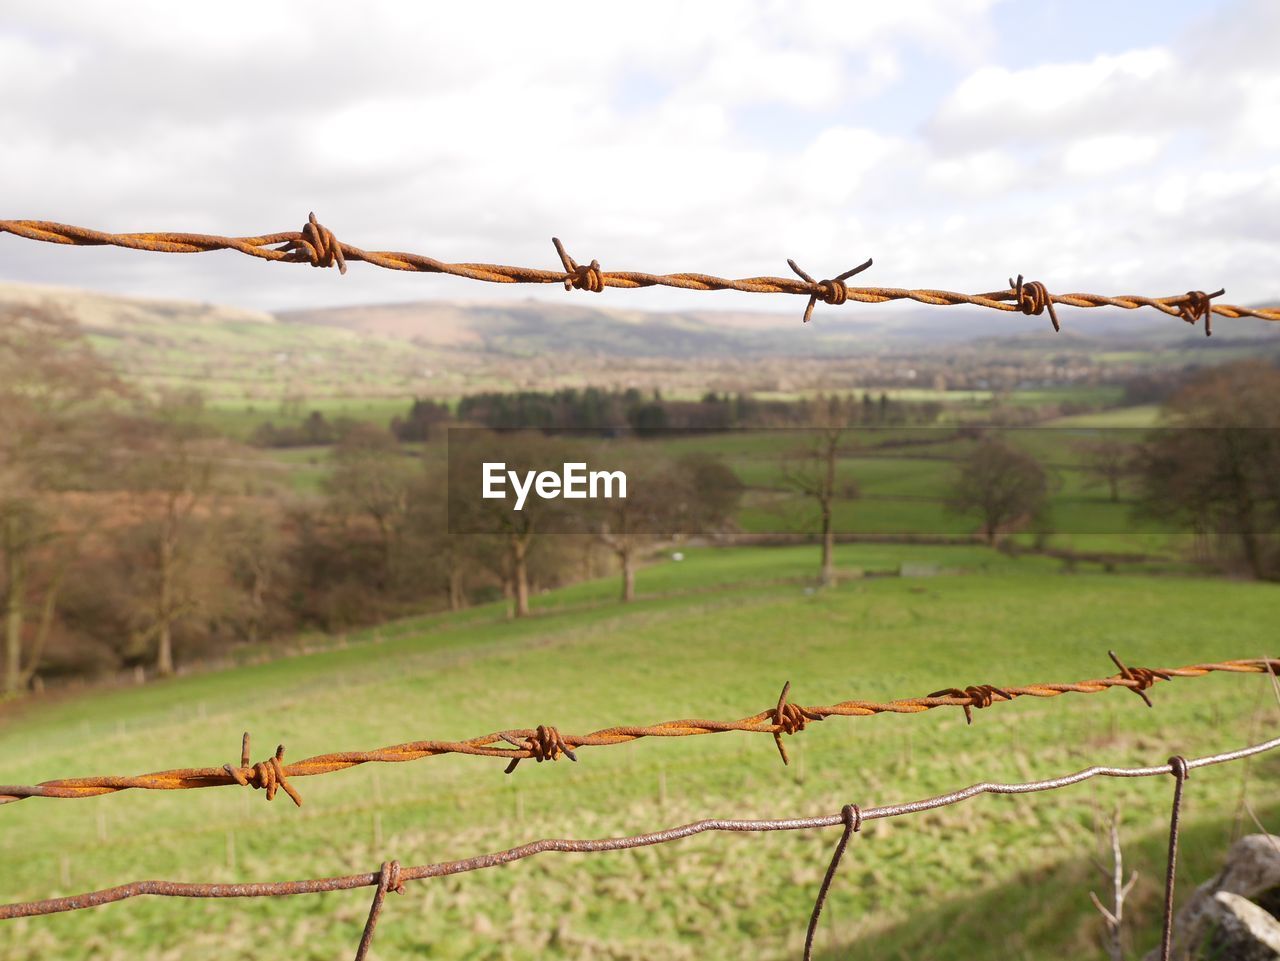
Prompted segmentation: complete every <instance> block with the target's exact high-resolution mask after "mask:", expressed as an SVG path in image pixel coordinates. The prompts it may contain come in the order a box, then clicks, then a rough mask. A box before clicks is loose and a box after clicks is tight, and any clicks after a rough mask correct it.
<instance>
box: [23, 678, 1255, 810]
mask: <svg viewBox="0 0 1280 961" xmlns="http://www.w3.org/2000/svg"><path fill="white" fill-rule="evenodd" d="M1112 659H1113V660H1115V658H1114V655H1113V658H1112ZM1117 663H1119V662H1118V661H1117ZM1277 667H1280V659H1274V658H1257V659H1246V660H1235V661H1221V662H1217V663H1212V664H1192V665H1189V666H1187V667H1179V668H1162V669H1156V668H1138V667H1134V668H1128V667H1123V666H1122V668H1121V673H1120V674H1116V675H1112V676H1111V677H1103V678H1098V679H1096V680H1090V681H1078V682H1076V683H1074V684H1030V685H1025V686H1022V687H1011V686H1008V685H1005V686H1003V687H995V686H994V685H990V684H980V685H971V686H969V687H966V688H964V689H963V690H961V689H959V688H947V689H945V690H941V691H934V692H933V693H932V694H930V695H928V696H927V697H907V698H900V699H899V700H896V701H842V702H840V703H839V704H831V705H811V706H801V705H799V704H793V703H790V702H789V701H788V700H787V697H788V695H789V693H790V690H791V685H790V683H789V682H788V683H787V685H786V686H784V687H783V689H782V695H781V696H780V697H779V699H778V703H777V705H775V706H773V707H770V708H768V709H766V710H764V711H760V712H759V713H758V714H752V715H751V716H750V717H744V718H741V719H739V720H737V721H710V720H702V719H688V718H686V719H682V720H677V721H663V722H661V723H659V724H653V725H649V726H632V725H623V726H618V727H607V728H603V729H601V730H598V731H594V732H592V733H591V734H562V733H561V732H560V731H559V730H558V729H556V728H555V727H552V726H550V725H540V726H538V727H536V728H523V729H518V730H506V731H496V732H494V733H492V734H483V735H481V736H480V737H474V738H471V739H470V740H466V741H412V742H409V743H406V744H396V745H392V746H390V747H383V748H377V749H375V750H372V751H340V752H337V753H333V754H318V755H316V756H315V757H309V758H306V759H304V760H301V761H294V762H292V763H290V764H285V763H284V747H283V745H282V746H281V747H279V748H278V749H277V751H276V754H275V756H274V757H273V758H269V759H267V760H266V761H262V762H260V763H258V764H254V765H252V766H251V765H250V764H249V754H248V735H247V734H246V735H245V739H244V741H242V743H241V757H240V760H241V764H240V767H239V768H234V767H232V766H230V765H224V766H222V767H214V768H207V767H205V768H177V769H173V770H168V771H157V772H154V773H152V774H141V775H137V776H133V777H121V776H115V775H106V776H98V777H80V778H64V779H59V780H53V781H44V782H41V783H40V784H32V785H0V804H2V803H8V802H12V801H18V800H21V799H23V798H31V797H45V798H83V797H94V796H96V795H100V794H112V793H114V792H116V791H126V790H130V789H139V790H148V791H175V790H187V789H192V788H206V787H217V786H221V785H228V784H239V785H242V786H247V787H254V788H262V789H264V790H265V791H266V794H267V800H271V799H272V798H273V797H275V794H276V790H277V789H278V790H282V791H284V792H285V793H286V794H288V795H289V797H291V798H292V799H293V801H294V803H295V804H299V805H300V804H301V803H302V799H301V797H300V796H299V795H298V793H297V791H296V789H295V788H294V787H293V785H292V784H290V783H289V779H290V778H299V777H312V776H314V775H319V774H330V773H332V772H334V771H342V770H345V769H347V768H349V767H355V766H357V765H360V764H371V763H398V762H403V761H416V760H419V759H421V758H427V757H434V756H436V755H440V754H469V755H475V756H480V757H496V758H502V759H504V760H505V761H506V762H507V773H511V772H512V771H513V770H514V769H515V765H516V763H517V762H519V761H522V760H527V759H529V758H533V759H534V760H536V761H539V762H541V761H555V760H558V759H559V758H560V757H562V756H563V757H567V758H569V759H570V760H571V761H576V760H577V759H578V755H577V751H578V749H579V748H583V747H607V746H609V745H614V744H625V743H627V742H630V741H636V740H639V739H640V738H645V737H691V736H695V735H702V734H721V733H724V732H726V731H743V732H746V733H751V734H768V735H771V736H772V737H773V739H774V743H775V744H776V745H777V747H778V752H779V754H780V755H781V756H782V760H783V763H786V762H787V752H786V749H785V747H783V744H782V735H784V734H788V735H789V734H797V733H799V732H800V731H802V730H804V727H805V723H806V722H807V721H820V720H823V719H824V718H828V717H868V716H871V715H875V714H886V713H890V714H920V713H922V712H925V711H931V710H933V709H934V708H939V707H959V708H961V709H962V710H964V712H965V715H966V717H967V718H968V719H969V720H970V722H972V711H973V709H974V708H978V709H982V708H986V707H990V706H992V705H993V704H996V703H1006V702H1008V701H1012V700H1015V699H1017V698H1020V697H1040V698H1046V697H1059V696H1060V695H1063V694H1072V693H1073V694H1097V693H1100V692H1102V691H1106V690H1109V689H1110V688H1113V687H1124V688H1128V689H1129V690H1132V691H1137V692H1138V693H1140V694H1141V693H1143V691H1145V689H1146V688H1149V687H1150V686H1151V685H1152V684H1154V683H1155V682H1156V681H1157V680H1161V681H1172V680H1173V679H1174V678H1180V677H1181V678H1192V677H1203V676H1205V675H1206V674H1210V673H1213V672H1218V671H1221V672H1226V673H1231V674H1269V673H1271V672H1272V671H1274V670H1276V669H1277ZM997 699H998V700H997ZM1144 700H1146V698H1145V697H1144ZM500 745H501V746H500Z"/></svg>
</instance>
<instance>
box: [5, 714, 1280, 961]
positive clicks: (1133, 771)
mask: <svg viewBox="0 0 1280 961" xmlns="http://www.w3.org/2000/svg"><path fill="white" fill-rule="evenodd" d="M1277 747H1280V737H1275V738H1272V739H1270V740H1268V741H1263V742H1261V743H1259V744H1253V745H1249V746H1247V747H1242V748H1237V749H1235V750H1232V751H1223V752H1221V753H1218V754H1210V755H1206V756H1203V757H1198V758H1193V759H1191V760H1187V759H1185V758H1182V757H1181V756H1176V757H1174V758H1171V759H1170V760H1169V761H1167V762H1166V763H1164V764H1160V765H1156V766H1154V767H1138V768H1125V767H1108V766H1101V765H1095V766H1093V767H1088V768H1084V769H1083V770H1079V771H1075V772H1074V773H1071V774H1064V775H1061V776H1059V777H1054V778H1046V779H1043V780H1039V781H1023V782H1018V783H1012V784H1005V783H1001V782H992V781H982V782H980V783H977V784H971V785H970V786H968V787H966V788H961V789H960V790H958V791H952V792H951V793H949V794H939V795H934V796H933V797H928V798H922V799H920V800H916V801H907V802H904V803H899V804H889V805H883V806H880V807H867V808H860V807H858V806H857V805H852V804H846V805H845V806H844V807H843V808H842V809H841V810H840V813H838V814H833V815H832V814H828V815H819V816H817V817H799V818H778V819H769V820H742V819H731V818H715V819H707V820H702V821H694V822H691V823H688V824H682V825H679V826H677V827H672V828H666V829H664V830H659V831H653V832H649V833H647V834H636V835H629V836H625V837H610V838H597V839H591V840H570V839H565V838H544V839H542V840H539V841H531V842H529V843H527V844H522V845H519V846H517V847H511V848H506V849H504V850H501V851H495V852H492V853H489V854H480V855H476V856H474V857H470V858H464V859H461V860H456V861H438V862H435V863H432V864H424V865H420V866H418V867H410V868H405V867H401V866H400V864H399V862H397V861H388V862H384V863H383V864H382V867H381V869H380V870H378V871H376V872H373V873H372V874H349V875H344V876H341V877H327V878H312V879H308V880H301V881H273V882H256V883H248V884H204V883H196V882H184V881H135V882H133V883H131V884H122V885H118V886H116V887H113V888H103V889H101V890H97V891H88V892H85V893H83V894H77V895H72V896H69V897H58V898H45V899H42V900H36V901H19V902H14V903H11V904H5V905H0V921H9V920H14V919H17V918H30V917H39V916H43V915H49V914H59V913H62V912H66V911H81V910H85V909H88V908H95V907H101V906H102V905H105V904H113V903H115V902H117V901H125V900H128V899H130V898H136V897H142V896H144V895H150V896H155V897H171V898H260V897H285V896H292V895H300V894H320V893H325V892H330V891H350V890H355V889H357V888H364V887H375V888H376V889H377V890H376V891H375V892H374V898H373V902H372V904H371V905H370V908H369V917H368V920H367V921H366V922H365V926H364V930H363V932H362V934H361V938H360V944H359V947H358V949H357V953H356V961H364V959H365V957H366V955H367V953H368V950H369V946H370V944H371V943H372V940H373V935H374V930H375V927H376V925H377V922H378V918H379V916H380V914H381V911H382V905H383V902H384V901H385V899H386V895H387V893H388V892H389V891H397V892H400V893H403V889H404V886H405V883H406V882H408V881H422V880H427V879H429V878H438V877H446V876H449V875H454V874H464V873H467V872H471V871H479V870H484V869H487V868H495V867H499V866H501V865H504V864H510V863H512V862H514V861H520V860H523V859H525V858H529V857H533V856H535V855H539V854H545V853H549V852H561V853H576V854H595V853H601V852H606V851H624V850H629V849H632V848H640V847H650V846H652V845H656V844H667V843H670V842H673V841H678V840H682V839H684V838H688V837H693V836H694V835H696V834H703V833H706V832H730V833H749V832H765V831H806V830H812V829H817V828H827V827H834V826H836V825H843V826H844V834H843V835H842V837H841V839H840V841H839V842H838V844H837V846H836V850H835V852H834V854H833V856H832V859H831V863H830V865H829V866H828V868H827V873H826V876H825V877H824V879H823V883H822V885H821V887H820V888H819V891H818V897H817V899H816V900H815V903H814V910H813V912H812V914H811V915H810V926H809V930H808V932H807V934H806V940H805V955H804V957H805V958H806V959H807V958H808V957H809V953H810V951H811V950H812V943H813V935H814V933H815V931H816V925H817V920H818V917H819V915H820V914H821V909H822V904H823V902H824V901H825V900H826V894H827V892H828V891H829V890H830V886H831V881H832V879H833V878H834V876H835V872H836V868H837V867H839V863H840V859H841V857H842V856H843V855H844V851H845V848H846V847H847V846H848V843H849V839H850V838H851V837H852V835H853V833H854V832H856V831H858V830H859V829H860V828H861V827H862V824H863V823H864V822H866V821H871V820H878V819H881V818H894V817H903V816H905V815H909V814H919V813H921V812H923V811H932V810H935V809H937V808H941V807H947V806H949V805H952V804H959V803H961V802H964V801H968V800H971V799H972V798H975V797H978V796H979V795H982V794H1002V795H1018V794H1033V793H1037V792H1042V791H1055V790H1060V789H1062V788H1066V787H1069V786H1071V785H1073V784H1079V783H1081V782H1082V781H1088V780H1091V779H1093V778H1096V777H1116V778H1138V777H1159V776H1163V775H1167V774H1170V773H1172V774H1173V775H1174V777H1175V778H1176V786H1175V794H1174V807H1173V818H1172V822H1171V827H1170V854H1169V869H1168V874H1167V880H1166V897H1165V900H1166V904H1171V903H1172V890H1173V889H1172V881H1171V880H1170V879H1171V878H1172V876H1173V871H1174V864H1175V859H1176V847H1177V829H1178V828H1177V825H1178V819H1179V814H1180V803H1181V793H1182V792H1181V788H1182V782H1183V781H1184V780H1185V779H1186V777H1187V773H1188V772H1189V771H1191V770H1193V769H1195V768H1200V767H1208V766H1210V765H1215V764H1225V763H1228V762H1231V761H1238V760H1241V759H1243V758H1247V757H1252V756H1253V755H1255V754H1262V753H1265V752H1267V751H1271V750H1274V749H1275V748H1277ZM1165 930H1166V931H1167V930H1168V923H1167V921H1166V927H1165ZM1166 943H1167V940H1166ZM1166 956H1167V953H1166Z"/></svg>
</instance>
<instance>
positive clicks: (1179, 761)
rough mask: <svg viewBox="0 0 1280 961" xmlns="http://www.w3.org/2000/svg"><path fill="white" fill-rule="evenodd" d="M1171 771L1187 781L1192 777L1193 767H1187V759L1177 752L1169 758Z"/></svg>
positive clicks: (1181, 779)
mask: <svg viewBox="0 0 1280 961" xmlns="http://www.w3.org/2000/svg"><path fill="white" fill-rule="evenodd" d="M1169 773H1170V774H1172V775H1173V776H1174V777H1175V778H1176V779H1177V780H1179V781H1185V780H1186V779H1187V778H1189V777H1191V769H1190V768H1189V767H1187V759H1186V758H1185V757H1183V756H1182V755H1181V754H1175V755H1174V756H1173V757H1171V758H1169Z"/></svg>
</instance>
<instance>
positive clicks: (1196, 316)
mask: <svg viewBox="0 0 1280 961" xmlns="http://www.w3.org/2000/svg"><path fill="white" fill-rule="evenodd" d="M1226 292H1227V290H1226V288H1225V287H1224V288H1222V289H1221V290H1218V291H1216V292H1215V293H1212V294H1206V293H1205V292H1204V291H1203V290H1188V291H1187V294H1186V299H1185V300H1184V301H1183V302H1182V303H1180V304H1179V305H1178V316H1179V317H1181V318H1182V319H1183V320H1185V321H1186V322H1187V323H1188V324H1190V325H1191V326H1192V327H1194V326H1195V325H1196V321H1198V320H1200V319H1201V318H1202V317H1203V318H1204V335H1205V336H1206V337H1212V336H1213V298H1214V297H1221V296H1222V295H1223V294H1225V293H1226Z"/></svg>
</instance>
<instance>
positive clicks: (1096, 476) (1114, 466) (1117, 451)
mask: <svg viewBox="0 0 1280 961" xmlns="http://www.w3.org/2000/svg"><path fill="white" fill-rule="evenodd" d="M1135 447H1136V445H1135V444H1133V443H1131V442H1128V441H1124V440H1116V439H1113V438H1108V439H1102V440H1091V441H1085V442H1083V443H1081V444H1079V445H1078V450H1079V452H1080V455H1081V458H1082V459H1083V462H1084V469H1085V472H1086V474H1087V475H1088V476H1089V478H1090V480H1091V481H1092V483H1093V484H1094V485H1095V486H1096V485H1099V484H1102V485H1105V486H1106V488H1107V491H1108V493H1109V494H1110V496H1111V502H1112V503H1113V504H1114V503H1117V502H1118V501H1119V500H1120V484H1121V483H1122V482H1123V481H1124V479H1125V478H1126V477H1129V476H1131V475H1132V474H1133V472H1134V454H1135Z"/></svg>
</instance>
